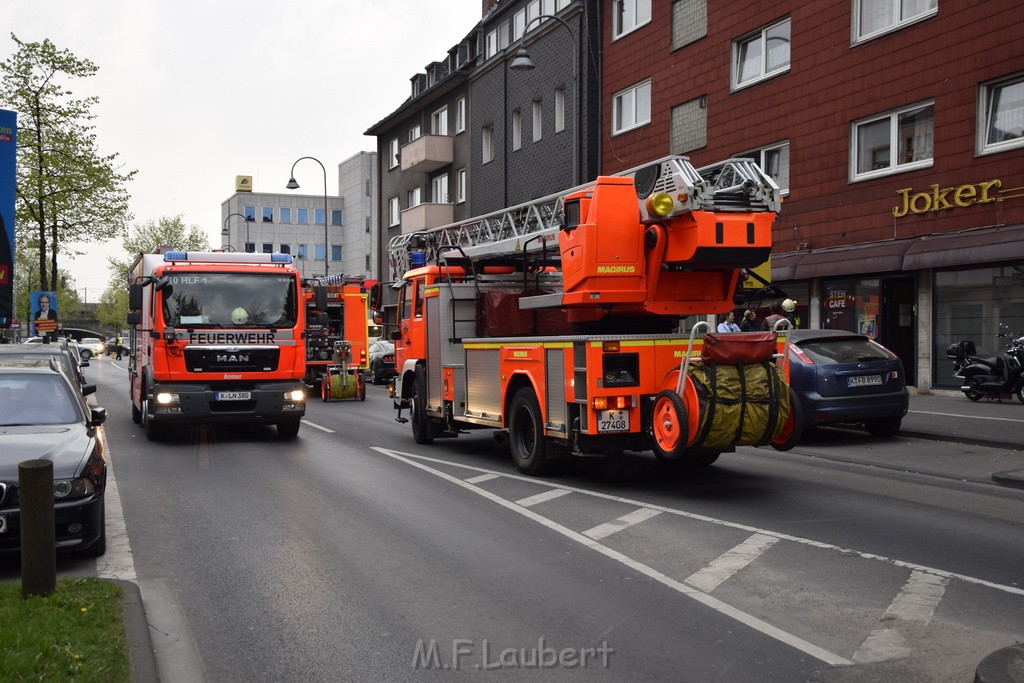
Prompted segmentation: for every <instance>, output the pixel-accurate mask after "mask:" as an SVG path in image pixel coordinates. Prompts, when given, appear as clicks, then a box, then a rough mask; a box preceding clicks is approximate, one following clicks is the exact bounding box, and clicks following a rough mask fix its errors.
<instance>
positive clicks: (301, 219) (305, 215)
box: [295, 209, 309, 225]
mask: <svg viewBox="0 0 1024 683" xmlns="http://www.w3.org/2000/svg"><path fill="white" fill-rule="evenodd" d="M295 213H296V218H295V222H296V223H298V224H299V225H309V209H296V211H295Z"/></svg>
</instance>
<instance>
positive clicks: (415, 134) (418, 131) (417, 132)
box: [409, 123, 423, 142]
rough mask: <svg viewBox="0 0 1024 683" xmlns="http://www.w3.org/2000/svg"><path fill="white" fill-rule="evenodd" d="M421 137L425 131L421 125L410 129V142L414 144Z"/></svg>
mask: <svg viewBox="0 0 1024 683" xmlns="http://www.w3.org/2000/svg"><path fill="white" fill-rule="evenodd" d="M421 135H423V129H422V128H420V124H418V123H417V124H416V125H415V126H413V127H412V128H410V129H409V142H412V141H413V140H418V139H419V138H420V136H421Z"/></svg>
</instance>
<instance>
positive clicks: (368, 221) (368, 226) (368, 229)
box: [366, 216, 370, 235]
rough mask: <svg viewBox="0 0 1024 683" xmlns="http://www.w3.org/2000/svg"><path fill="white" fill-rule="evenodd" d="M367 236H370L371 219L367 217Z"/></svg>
mask: <svg viewBox="0 0 1024 683" xmlns="http://www.w3.org/2000/svg"><path fill="white" fill-rule="evenodd" d="M366 234H367V235H369V234H370V217H369V216H367V217H366Z"/></svg>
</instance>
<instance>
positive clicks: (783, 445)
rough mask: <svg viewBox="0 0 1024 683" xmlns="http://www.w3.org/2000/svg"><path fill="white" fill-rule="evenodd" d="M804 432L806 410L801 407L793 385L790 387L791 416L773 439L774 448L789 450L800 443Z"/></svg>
mask: <svg viewBox="0 0 1024 683" xmlns="http://www.w3.org/2000/svg"><path fill="white" fill-rule="evenodd" d="M803 432H804V411H803V410H802V409H801V407H800V399H799V398H797V396H796V392H795V391H793V387H789V418H788V419H787V420H786V424H785V425H784V426H783V427H782V431H781V432H780V433H779V435H778V436H776V437H775V440H774V441H772V448H774V449H775V450H777V451H788V450H790V449H791V448H793V446H795V445H797V444H798V443H800V437H801V436H802V435H803Z"/></svg>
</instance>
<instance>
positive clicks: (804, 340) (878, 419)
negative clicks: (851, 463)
mask: <svg viewBox="0 0 1024 683" xmlns="http://www.w3.org/2000/svg"><path fill="white" fill-rule="evenodd" d="M789 367H790V371H789V378H790V386H792V387H793V390H794V391H795V392H796V395H797V397H798V398H799V399H800V407H801V408H802V409H803V416H804V420H803V422H804V428H805V429H806V428H808V427H814V426H818V425H834V424H859V425H861V426H863V427H864V428H865V429H866V430H867V431H868V432H869V433H870V434H872V435H873V436H892V435H894V434H896V432H898V431H899V430H900V424H901V423H902V421H903V416H904V415H906V414H907V408H908V407H909V405H910V397H909V394H908V392H907V385H906V374H905V373H904V371H903V363H902V362H901V361H900V359H899V357H898V356H896V354H894V353H893V352H892V351H890V350H889V349H887V348H885V347H884V346H882V345H881V344H878V343H877V342H875V341H873V340H872V339H870V338H868V337H866V336H864V335H862V334H856V333H854V332H845V331H842V330H794V331H792V332H790V333H789Z"/></svg>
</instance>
